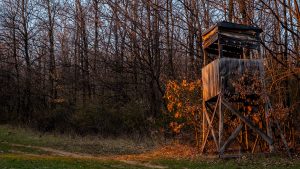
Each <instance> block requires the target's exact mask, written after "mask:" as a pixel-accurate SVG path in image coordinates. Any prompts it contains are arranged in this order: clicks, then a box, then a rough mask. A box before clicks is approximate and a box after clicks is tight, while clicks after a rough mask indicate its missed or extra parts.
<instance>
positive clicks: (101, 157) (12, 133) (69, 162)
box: [0, 125, 300, 169]
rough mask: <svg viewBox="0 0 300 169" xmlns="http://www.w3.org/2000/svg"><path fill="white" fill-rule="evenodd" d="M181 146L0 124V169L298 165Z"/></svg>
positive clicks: (215, 168) (297, 164) (216, 168)
mask: <svg viewBox="0 0 300 169" xmlns="http://www.w3.org/2000/svg"><path fill="white" fill-rule="evenodd" d="M194 154H196V153H195V152H194V151H193V150H192V149H190V148H189V147H185V146H182V145H172V146H164V147H160V148H155V147H153V145H152V144H150V143H148V144H146V143H143V144H141V143H135V142H134V141H132V140H128V139H99V138H95V137H89V138H80V137H75V138H70V137H66V136H60V135H57V136H55V135H40V133H35V132H32V131H31V130H27V129H20V128H12V127H10V126H5V125H0V168H1V169H112V168H116V169H117V168H123V169H136V168H141V169H144V168H148V169H149V168H160V169H163V168H169V169H200V168H210V169H221V168H226V169H227V168H228V169H231V168H232V169H240V168H253V169H254V168H255V169H256V168H268V169H269V168H278V169H280V168H282V169H288V168H300V160H299V159H293V160H288V159H285V158H279V157H272V158H254V159H248V158H243V159H230V160H218V159H204V158H203V157H197V156H194V157H193V158H192V159H191V158H190V159H188V157H191V156H193V155H194Z"/></svg>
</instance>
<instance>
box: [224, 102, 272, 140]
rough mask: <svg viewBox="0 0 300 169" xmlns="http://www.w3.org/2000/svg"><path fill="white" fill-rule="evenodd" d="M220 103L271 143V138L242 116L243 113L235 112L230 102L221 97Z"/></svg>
mask: <svg viewBox="0 0 300 169" xmlns="http://www.w3.org/2000/svg"><path fill="white" fill-rule="evenodd" d="M222 104H223V105H224V106H225V107H227V108H228V110H230V111H231V112H232V113H233V114H235V115H236V116H237V117H238V118H239V119H241V120H242V121H243V122H244V123H245V124H246V125H247V126H249V127H250V128H251V129H252V130H254V131H255V132H256V133H257V134H259V135H260V136H261V137H262V138H263V139H264V140H265V141H266V142H267V143H268V144H269V145H272V144H273V140H272V139H271V138H270V137H269V136H267V135H266V134H265V133H264V132H263V131H261V130H260V129H259V128H258V127H256V126H255V125H254V124H253V123H252V122H251V121H250V120H248V119H247V118H246V117H244V116H243V115H241V114H239V113H238V112H236V111H235V110H234V109H233V108H232V107H231V106H230V104H229V103H228V102H227V101H226V100H225V99H223V100H222Z"/></svg>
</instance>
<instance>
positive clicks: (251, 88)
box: [201, 22, 273, 155]
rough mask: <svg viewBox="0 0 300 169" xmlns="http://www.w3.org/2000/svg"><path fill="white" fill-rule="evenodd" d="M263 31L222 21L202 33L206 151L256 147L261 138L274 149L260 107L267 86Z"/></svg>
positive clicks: (204, 146)
mask: <svg viewBox="0 0 300 169" xmlns="http://www.w3.org/2000/svg"><path fill="white" fill-rule="evenodd" d="M261 32H262V29H260V28H257V27H253V26H247V25H241V24H235V23H230V22H219V23H217V24H216V25H214V26H213V27H212V28H210V29H208V30H207V31H206V32H204V33H203V37H202V38H203V48H204V67H203V69H202V82H203V137H202V147H201V151H202V152H204V150H205V148H207V147H209V148H211V147H212V146H213V147H215V149H214V150H215V151H214V152H217V153H218V154H219V155H223V154H224V152H225V151H226V150H228V151H229V150H230V146H231V149H234V148H237V147H239V148H241V147H242V148H243V149H245V150H247V151H252V152H255V151H257V147H258V146H257V145H258V144H260V142H261V144H265V143H267V145H269V146H268V149H269V150H270V151H272V150H273V140H272V137H271V129H270V125H269V124H268V123H269V122H268V111H267V110H265V109H264V110H259V109H258V108H257V107H258V104H259V103H258V101H257V100H259V99H261V95H260V93H261V91H262V90H263V89H264V82H263V76H264V70H263V60H262V58H261V54H260V36H259V35H260V33H261ZM263 107H264V106H263ZM262 111H263V113H262ZM259 112H261V113H259ZM254 116H258V117H256V120H254V119H255V118H254ZM216 119H217V120H216ZM257 119H258V120H257ZM233 121H235V123H233ZM245 132H246V134H245ZM259 136H260V137H259ZM258 137H259V138H262V139H263V140H264V141H262V140H261V139H259V138H258ZM258 140H260V141H258ZM208 142H211V143H212V144H210V145H209V144H208ZM234 142H235V144H233V143H234ZM234 145H235V146H234ZM265 145H266V144H265Z"/></svg>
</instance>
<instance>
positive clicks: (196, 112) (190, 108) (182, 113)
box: [164, 80, 202, 143]
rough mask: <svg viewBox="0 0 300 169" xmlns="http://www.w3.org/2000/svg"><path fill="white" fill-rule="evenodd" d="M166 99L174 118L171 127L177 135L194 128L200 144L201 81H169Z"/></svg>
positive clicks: (169, 111)
mask: <svg viewBox="0 0 300 169" xmlns="http://www.w3.org/2000/svg"><path fill="white" fill-rule="evenodd" d="M164 97H165V99H166V101H167V109H168V113H169V114H170V115H171V116H172V121H171V122H170V124H169V127H170V128H171V129H172V131H173V132H174V133H176V134H179V133H181V132H183V131H184V129H190V128H192V129H193V132H194V134H195V139H196V142H197V143H198V141H197V140H198V136H199V131H200V126H201V125H200V124H201V122H200V114H201V113H200V112H202V85H201V81H200V80H197V81H193V82H187V81H186V80H183V81H181V82H178V81H168V83H167V85H166V93H165V96H164ZM187 132H190V131H187Z"/></svg>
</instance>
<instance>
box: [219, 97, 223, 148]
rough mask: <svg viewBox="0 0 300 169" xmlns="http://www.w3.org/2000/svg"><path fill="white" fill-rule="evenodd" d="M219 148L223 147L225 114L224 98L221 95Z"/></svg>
mask: <svg viewBox="0 0 300 169" xmlns="http://www.w3.org/2000/svg"><path fill="white" fill-rule="evenodd" d="M218 108H219V147H222V137H223V128H224V114H223V112H222V96H221V94H220V95H219V104H218Z"/></svg>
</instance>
